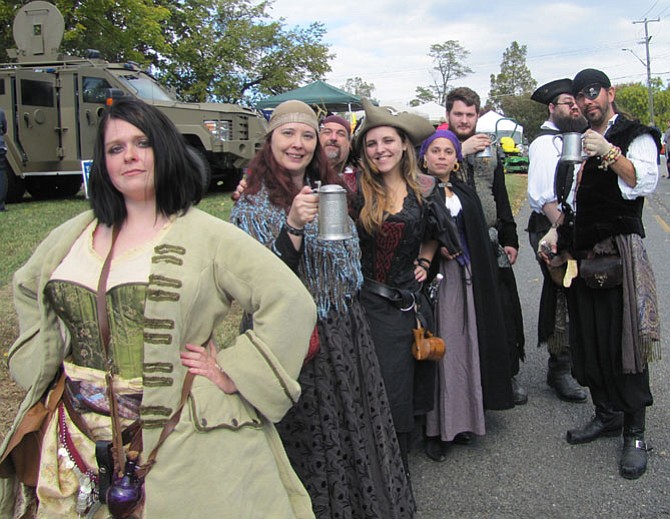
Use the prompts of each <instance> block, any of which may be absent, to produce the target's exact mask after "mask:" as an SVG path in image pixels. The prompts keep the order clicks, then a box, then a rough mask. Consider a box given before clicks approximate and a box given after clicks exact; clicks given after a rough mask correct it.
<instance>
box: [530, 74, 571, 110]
mask: <svg viewBox="0 0 670 519" xmlns="http://www.w3.org/2000/svg"><path fill="white" fill-rule="evenodd" d="M561 94H572V79H568V78H564V79H555V80H554V81H549V83H546V84H544V85H542V86H541V87H538V88H537V90H535V92H533V95H531V96H530V98H531V99H532V100H533V101H537V102H538V103H542V104H543V105H548V104H549V103H551V102H552V101H553V100H554V99H556V97H558V96H559V95H561Z"/></svg>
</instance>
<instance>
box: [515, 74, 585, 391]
mask: <svg viewBox="0 0 670 519" xmlns="http://www.w3.org/2000/svg"><path fill="white" fill-rule="evenodd" d="M530 98H531V99H532V100H533V101H537V102H538V103H542V104H544V105H547V109H548V110H549V117H548V118H547V120H546V121H544V123H542V126H541V128H540V133H539V135H538V136H537V137H536V138H535V140H533V142H531V143H530V147H529V148H528V158H529V159H530V165H529V168H528V202H529V204H530V207H531V209H532V210H533V212H532V213H531V215H530V219H529V220H528V238H529V241H530V246H531V250H533V251H536V250H537V248H538V243H539V241H540V238H542V236H544V235H545V234H546V233H547V231H549V229H550V228H551V226H552V224H554V223H555V222H557V221H558V219H559V218H560V217H561V210H562V208H561V205H560V204H559V202H558V200H557V196H556V189H554V179H555V178H560V179H564V180H562V182H563V183H565V182H566V180H565V179H566V177H569V178H571V179H574V170H575V166H573V165H572V164H568V163H559V161H558V156H559V150H560V145H559V143H560V140H559V139H557V138H555V137H556V135H558V134H559V133H564V132H579V133H581V132H583V131H584V129H585V128H586V127H587V122H586V119H585V118H584V116H583V115H582V112H581V111H580V110H579V108H578V107H577V103H576V102H575V98H574V97H573V95H572V80H571V79H567V78H566V79H557V80H555V81H550V82H549V83H547V84H545V85H542V86H540V87H539V88H538V89H537V90H535V92H533V94H532V95H531V97H530ZM559 164H560V167H561V168H571V169H572V171H569V172H565V173H567V174H562V175H558V177H557V174H556V173H557V167H559ZM568 182H569V185H568V186H564V185H560V186H558V188H559V189H560V190H565V191H566V194H567V195H568V196H567V197H565V198H566V199H565V200H563V203H564V204H571V205H574V204H573V201H572V200H571V198H572V196H573V195H574V194H573V193H571V191H572V187H573V186H574V183H573V182H571V181H569V180H568ZM569 210H570V209H569ZM539 264H540V269H541V270H542V277H543V279H544V280H543V284H542V296H541V298H540V310H539V314H538V323H537V331H538V346H541V345H545V346H546V347H547V350H548V352H549V361H548V370H547V384H548V385H549V386H550V387H552V388H553V389H554V391H555V392H556V395H557V396H558V397H559V398H560V399H561V400H565V401H566V402H586V399H587V394H586V391H585V390H584V388H582V387H581V386H580V385H579V384H578V383H577V382H576V381H575V379H574V378H573V377H572V374H571V370H572V362H571V360H570V350H569V346H568V337H569V333H568V328H567V326H568V321H567V314H568V309H567V302H566V297H565V291H564V289H563V287H562V286H559V285H557V284H556V283H555V282H554V281H553V280H552V278H551V275H550V274H549V270H548V268H547V265H545V263H544V261H542V260H541V259H540V260H539Z"/></svg>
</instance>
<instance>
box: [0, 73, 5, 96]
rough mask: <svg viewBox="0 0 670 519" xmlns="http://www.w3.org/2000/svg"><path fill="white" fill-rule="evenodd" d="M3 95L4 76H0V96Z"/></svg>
mask: <svg viewBox="0 0 670 519" xmlns="http://www.w3.org/2000/svg"><path fill="white" fill-rule="evenodd" d="M4 95H5V78H4V77H3V78H0V96H4Z"/></svg>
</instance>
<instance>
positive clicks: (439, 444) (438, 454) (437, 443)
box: [426, 436, 447, 462]
mask: <svg viewBox="0 0 670 519" xmlns="http://www.w3.org/2000/svg"><path fill="white" fill-rule="evenodd" d="M426 455H427V456H428V457H429V458H430V459H431V460H433V461H437V462H442V461H445V460H446V459H447V443H446V442H443V441H442V440H441V439H440V437H439V436H429V437H427V438H426Z"/></svg>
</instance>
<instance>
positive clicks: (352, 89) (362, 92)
mask: <svg viewBox="0 0 670 519" xmlns="http://www.w3.org/2000/svg"><path fill="white" fill-rule="evenodd" d="M342 90H344V91H345V92H349V93H350V94H354V95H355V96H358V97H367V98H368V99H372V92H374V91H375V85H374V83H367V82H365V81H363V80H362V79H361V78H360V77H358V76H356V77H355V78H348V79H347V81H346V83H345V84H344V85H343V86H342Z"/></svg>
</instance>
